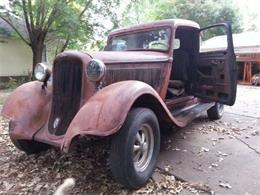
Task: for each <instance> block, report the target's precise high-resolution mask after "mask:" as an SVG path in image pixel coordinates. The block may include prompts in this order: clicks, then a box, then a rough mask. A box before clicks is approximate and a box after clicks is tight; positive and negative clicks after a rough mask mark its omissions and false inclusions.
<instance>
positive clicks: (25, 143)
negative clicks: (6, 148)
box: [11, 138, 50, 155]
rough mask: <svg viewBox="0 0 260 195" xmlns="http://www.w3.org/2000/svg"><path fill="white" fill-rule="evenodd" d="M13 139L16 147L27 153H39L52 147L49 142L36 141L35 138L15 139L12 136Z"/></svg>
mask: <svg viewBox="0 0 260 195" xmlns="http://www.w3.org/2000/svg"><path fill="white" fill-rule="evenodd" d="M11 141H12V143H13V144H14V146H15V147H16V148H18V149H19V150H22V151H24V152H25V153H26V154H27V155H30V154H37V153H40V152H42V151H46V150H48V149H49V148H50V146H49V145H48V144H44V143H41V142H36V141H33V140H15V139H12V138H11Z"/></svg>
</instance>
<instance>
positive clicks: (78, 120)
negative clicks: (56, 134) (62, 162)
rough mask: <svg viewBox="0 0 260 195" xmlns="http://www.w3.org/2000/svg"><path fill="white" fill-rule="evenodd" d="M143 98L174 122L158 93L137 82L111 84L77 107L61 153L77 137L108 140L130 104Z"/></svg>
mask: <svg viewBox="0 0 260 195" xmlns="http://www.w3.org/2000/svg"><path fill="white" fill-rule="evenodd" d="M143 95H150V96H152V97H154V98H156V99H157V100H158V102H159V103H160V105H161V107H162V110H163V111H162V112H164V113H166V115H168V117H169V118H171V119H172V121H174V119H173V118H172V117H171V116H170V115H171V114H170V112H169V111H168V109H167V107H166V105H165V104H164V103H163V101H162V99H161V98H160V96H159V95H158V93H157V92H156V91H155V90H154V89H153V88H152V87H151V86H149V85H148V84H146V83H143V82H140V81H122V82H118V83H114V84H111V85H109V86H107V87H105V88H103V89H102V90H100V91H99V92H97V93H96V94H95V95H94V96H92V97H91V98H90V99H89V100H88V101H87V102H86V104H85V105H84V106H83V107H81V109H80V110H79V112H78V113H77V114H76V116H75V117H74V119H73V120H72V122H71V124H70V126H69V128H68V130H67V133H66V135H65V137H64V142H63V145H62V150H63V151H68V149H69V145H70V142H71V140H72V138H73V137H75V136H77V135H86V134H87V135H97V136H108V135H111V134H113V133H115V132H117V131H118V130H119V129H120V127H121V126H122V125H123V123H124V121H125V119H126V116H127V114H128V112H129V111H130V109H131V107H132V105H133V104H134V102H135V101H136V100H137V99H138V98H139V97H140V96H143Z"/></svg>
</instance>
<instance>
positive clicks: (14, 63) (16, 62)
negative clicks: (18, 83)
mask: <svg viewBox="0 0 260 195" xmlns="http://www.w3.org/2000/svg"><path fill="white" fill-rule="evenodd" d="M31 68H32V52H31V49H30V48H29V46H27V45H26V44H25V43H24V42H23V41H22V40H19V39H11V38H1V37H0V77H3V76H25V75H28V72H29V71H31Z"/></svg>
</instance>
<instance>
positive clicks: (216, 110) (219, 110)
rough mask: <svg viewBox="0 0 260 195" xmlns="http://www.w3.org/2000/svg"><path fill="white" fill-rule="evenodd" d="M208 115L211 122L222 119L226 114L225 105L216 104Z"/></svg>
mask: <svg viewBox="0 0 260 195" xmlns="http://www.w3.org/2000/svg"><path fill="white" fill-rule="evenodd" d="M207 114H208V117H209V119H211V120H218V119H220V118H221V117H222V116H223V114H224V105H223V104H220V103H217V102H216V103H215V105H214V106H213V107H211V108H210V109H209V110H208V111H207Z"/></svg>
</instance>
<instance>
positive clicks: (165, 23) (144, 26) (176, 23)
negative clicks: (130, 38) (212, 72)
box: [109, 19, 200, 36]
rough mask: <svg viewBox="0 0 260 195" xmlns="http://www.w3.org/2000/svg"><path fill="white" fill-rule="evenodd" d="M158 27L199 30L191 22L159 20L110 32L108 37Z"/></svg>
mask: <svg viewBox="0 0 260 195" xmlns="http://www.w3.org/2000/svg"><path fill="white" fill-rule="evenodd" d="M157 26H158V27H159V26H176V27H177V26H188V27H193V28H200V26H199V24H198V23H196V22H194V21H191V20H185V19H166V20H160V21H155V22H150V23H144V24H139V25H135V26H129V27H125V28H120V29H117V30H114V31H112V32H111V33H110V34H109V35H110V36H111V35H115V34H121V33H125V32H129V31H138V30H142V29H149V28H151V27H157Z"/></svg>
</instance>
